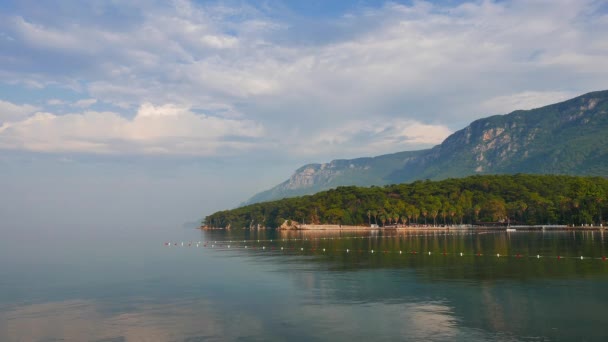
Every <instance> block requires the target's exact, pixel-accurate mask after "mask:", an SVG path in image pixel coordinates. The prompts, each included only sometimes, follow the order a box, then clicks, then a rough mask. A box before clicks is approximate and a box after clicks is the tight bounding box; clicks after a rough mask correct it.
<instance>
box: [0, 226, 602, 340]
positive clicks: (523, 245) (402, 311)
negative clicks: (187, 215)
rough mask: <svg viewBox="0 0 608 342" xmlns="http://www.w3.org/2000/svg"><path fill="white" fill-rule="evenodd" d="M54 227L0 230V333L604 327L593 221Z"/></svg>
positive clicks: (88, 336)
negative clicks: (500, 226) (468, 228)
mask: <svg viewBox="0 0 608 342" xmlns="http://www.w3.org/2000/svg"><path fill="white" fill-rule="evenodd" d="M57 231H59V232H62V233H60V234H57V235H54V234H48V233H47V234H40V235H39V237H40V238H29V239H22V240H13V241H11V239H3V240H2V241H1V242H0V272H1V274H0V340H2V341H39V340H53V339H65V340H68V341H82V340H92V341H95V340H107V339H110V340H113V341H114V340H115V341H131V340H132V341H138V340H154V341H155V340H158V341H193V340H235V339H252V340H285V339H293V340H352V339H357V340H360V339H368V340H396V339H401V340H403V339H411V340H463V341H464V340H466V341H476V340H477V341H484V340H504V341H514V340H515V341H517V340H572V339H576V338H579V337H581V338H580V339H581V340H586V341H594V340H602V338H603V332H604V326H605V325H606V324H607V323H608V321H607V320H606V318H605V315H604V314H603V310H604V309H605V305H604V304H605V303H607V302H608V294H606V291H605V290H604V289H605V287H606V286H607V285H608V265H607V263H606V262H603V261H602V260H601V256H602V255H605V254H606V250H605V248H606V242H607V237H606V235H604V234H603V233H601V232H576V233H574V232H547V233H542V232H534V233H525V232H516V233H504V232H494V233H474V232H473V233H472V232H412V233H395V232H384V233H378V232H340V233H331V232H321V233H319V232H316V233H315V232H297V233H293V232H292V233H279V232H274V231H260V232H255V231H248V230H233V231H209V232H201V231H199V230H192V229H183V228H182V229H177V228H171V227H167V226H146V227H133V226H124V227H120V226H114V227H109V229H108V230H102V229H99V230H98V231H97V230H96V231H95V232H94V233H91V234H77V233H76V231H75V230H62V229H58V230H57ZM30 236H35V234H32V235H30ZM243 240H244V241H245V242H243ZM258 240H260V242H257V241H258ZM270 240H272V241H270ZM199 241H200V242H201V243H200V244H199V245H198V247H197V243H198V242H199ZM229 241H231V242H229ZM166 242H172V244H174V243H177V244H178V246H174V245H171V246H170V247H169V246H165V243H166ZM182 242H184V247H182V246H181V243H182ZM205 242H207V246H206V247H205ZM190 243H191V245H190V246H188V245H189V244H190ZM228 244H230V248H227V245H228ZM211 246H213V247H211ZM245 246H247V247H248V248H247V249H245V248H244V247H245ZM254 247H256V248H255V249H254ZM281 247H283V248H284V249H283V250H282V251H281V249H280V248H281ZM262 248H263V249H262ZM302 248H303V249H304V251H302V250H301V249H302ZM323 249H325V251H323ZM346 249H348V250H349V252H348V253H346V252H345V250H346ZM372 249H374V251H375V253H370V251H371V250H372ZM398 251H402V254H399V253H398ZM413 251H416V252H417V253H416V254H412V252H413ZM427 251H432V255H430V256H429V255H428V253H426V252H427ZM444 252H445V253H446V255H443V253H444ZM460 252H464V254H463V256H462V257H461V256H459V253H460ZM477 253H480V254H482V255H481V256H477ZM496 253H500V254H501V255H502V257H500V258H498V257H496V256H495V254H496ZM537 253H540V254H541V255H543V256H545V257H544V258H541V259H536V258H535V257H534V256H535V255H536V254H537ZM517 254H520V255H521V256H523V257H520V258H517V257H515V255H517ZM557 255H561V256H562V258H561V259H559V260H558V259H557V258H556V256H557ZM580 255H584V256H585V259H584V260H580V259H576V258H575V257H576V256H580Z"/></svg>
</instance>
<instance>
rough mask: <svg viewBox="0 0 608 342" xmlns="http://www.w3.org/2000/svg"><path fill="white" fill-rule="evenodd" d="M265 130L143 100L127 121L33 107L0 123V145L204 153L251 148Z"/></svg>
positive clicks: (107, 114) (100, 114)
mask: <svg viewBox="0 0 608 342" xmlns="http://www.w3.org/2000/svg"><path fill="white" fill-rule="evenodd" d="M264 132H265V131H264V128H263V127H262V126H261V125H259V124H256V123H254V122H252V121H249V120H232V119H222V118H217V117H212V116H207V115H200V114H195V113H193V112H192V111H190V110H189V109H188V108H183V107H178V106H175V105H172V104H167V105H163V106H153V105H151V104H143V105H142V106H141V107H140V108H139V110H138V112H137V114H136V115H135V117H134V118H133V119H131V120H129V119H126V118H124V117H122V116H120V115H118V114H116V113H112V112H94V111H87V112H84V113H74V114H66V115H60V116H58V115H55V114H52V113H45V112H38V113H36V114H35V115H33V116H31V117H28V118H27V119H25V120H22V121H19V122H13V123H7V124H5V125H3V126H0V148H4V149H25V150H30V151H40V152H88V153H101V154H120V153H143V154H177V155H202V156H208V155H215V154H230V153H233V152H235V151H236V152H238V151H243V150H250V149H252V148H253V146H254V144H253V141H255V140H256V139H258V140H259V138H261V137H263V135H264Z"/></svg>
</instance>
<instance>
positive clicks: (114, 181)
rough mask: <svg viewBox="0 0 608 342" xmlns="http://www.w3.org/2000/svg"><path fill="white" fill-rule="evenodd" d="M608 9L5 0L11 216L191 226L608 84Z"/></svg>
mask: <svg viewBox="0 0 608 342" xmlns="http://www.w3.org/2000/svg"><path fill="white" fill-rule="evenodd" d="M607 8H608V7H607V6H606V2H605V1H598V0H538V1H527V0H526V1H524V0H514V1H450V0H444V1H435V2H432V1H429V2H425V1H393V2H384V1H364V0H361V1H316V0H315V1H280V0H269V1H255V2H254V1H187V0H180V1H168V2H166V1H143V0H142V1H132V2H128V4H126V5H125V2H121V1H86V2H84V1H53V2H40V1H14V2H13V1H4V2H1V3H0V10H1V11H0V166H1V168H0V186H2V187H3V188H4V189H5V190H6V191H3V192H2V193H1V194H0V215H1V216H3V217H12V218H13V220H12V222H14V223H15V224H16V223H20V224H26V223H27V224H37V223H38V222H40V221H41V220H42V218H43V217H45V216H47V217H50V216H49V215H51V216H52V217H54V220H56V221H57V222H61V223H65V224H69V223H83V222H87V220H90V217H91V216H95V215H98V216H100V219H102V220H108V222H111V221H112V220H123V221H129V222H133V223H137V222H148V221H154V222H166V223H167V224H172V223H174V222H180V221H188V220H193V219H197V218H199V217H201V216H203V215H204V214H206V213H209V212H211V211H213V210H217V209H222V208H226V207H233V206H235V205H237V204H238V203H240V202H241V201H243V200H245V199H247V198H248V197H249V196H251V195H252V194H253V193H255V192H257V191H260V190H264V189H266V188H268V187H270V186H271V185H274V184H277V183H279V182H280V181H282V180H284V179H286V178H287V177H289V175H290V173H291V172H292V171H293V170H294V169H295V168H297V167H299V166H301V165H302V164H305V163H309V162H323V161H329V160H331V159H334V158H352V157H360V156H370V155H378V154H384V153H390V152H396V151H402V150H413V149H420V148H427V147H430V146H433V145H435V144H437V143H439V142H441V141H442V140H443V139H444V138H445V137H446V136H448V135H449V134H450V133H451V132H453V131H455V130H458V129H460V128H463V127H464V126H466V125H467V124H468V123H469V122H470V121H472V120H475V119H477V118H480V117H485V116H488V115H492V114H499V113H508V112H510V111H512V110H516V109H526V108H534V107H538V106H541V105H545V104H549V103H553V102H557V101H560V100H564V99H567V98H570V97H573V96H576V95H579V94H582V93H585V92H588V91H593V90H601V89H606V88H608V86H607V85H606V84H607V82H606V80H607V79H608V77H607V76H608V43H607V40H606V39H605V36H606V33H607V32H608V15H607ZM37 194H38V195H37ZM100 203H106V204H101V205H100ZM73 208H76V209H77V210H72V209H73ZM104 208H105V209H107V210H106V211H105V212H104V211H103V210H102V209H104ZM68 213H69V214H68ZM144 213H145V215H144Z"/></svg>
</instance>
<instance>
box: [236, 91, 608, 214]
mask: <svg viewBox="0 0 608 342" xmlns="http://www.w3.org/2000/svg"><path fill="white" fill-rule="evenodd" d="M512 173H532V174H568V175H593V176H606V175H608V90H604V91H597V92H591V93H588V94H585V95H582V96H579V97H576V98H573V99H571V100H567V101H564V102H560V103H556V104H552V105H548V106H545V107H541V108H536V109H531V110H517V111H514V112H512V113H510V114H506V115H495V116H491V117H488V118H484V119H479V120H476V121H474V122H473V123H471V124H470V125H469V126H467V127H466V128H464V129H462V130H460V131H457V132H455V133H454V134H452V135H450V136H449V137H447V138H446V139H445V140H444V141H443V142H442V143H441V144H440V145H437V146H435V147H433V148H430V149H426V150H420V151H406V152H399V153H394V154H387V155H381V156H378V157H373V158H358V159H351V160H334V161H332V162H330V163H325V164H309V165H305V166H303V167H301V168H299V169H298V170H296V172H295V173H294V174H293V175H292V176H291V177H290V178H289V179H288V180H286V181H285V182H283V183H281V184H279V185H277V186H275V187H274V188H272V189H270V190H267V191H264V192H261V193H258V194H256V195H255V196H253V197H252V198H251V199H249V200H248V201H246V202H245V203H244V204H251V203H257V202H264V201H270V200H275V199H280V198H285V197H294V196H301V195H308V194H313V193H316V192H319V191H322V190H327V189H331V188H335V187H337V186H342V185H358V186H370V185H385V184H395V183H403V182H410V181H414V180H419V179H432V180H440V179H445V178H450V177H464V176H468V175H474V174H512Z"/></svg>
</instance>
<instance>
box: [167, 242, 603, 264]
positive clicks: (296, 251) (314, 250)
mask: <svg viewBox="0 0 608 342" xmlns="http://www.w3.org/2000/svg"><path fill="white" fill-rule="evenodd" d="M217 242H220V241H217ZM165 246H167V247H172V246H173V247H204V248H211V249H214V250H218V251H227V250H230V249H232V250H234V249H242V250H246V249H247V250H253V251H269V252H282V254H286V253H288V252H293V253H290V255H302V254H307V253H308V254H318V255H323V254H328V253H344V254H398V255H420V256H427V257H428V256H443V257H447V256H453V257H459V258H460V257H486V258H488V257H491V258H497V259H500V258H515V259H545V260H549V259H554V260H561V259H578V260H602V261H606V260H607V258H606V256H601V257H592V256H584V255H577V256H572V255H559V254H558V255H542V254H529V255H526V254H522V253H515V254H501V253H481V252H477V253H465V252H452V251H450V252H448V251H447V250H443V251H423V252H418V251H416V250H377V249H360V248H353V249H350V248H347V249H331V248H327V247H303V246H275V245H270V246H266V245H261V246H260V245H244V246H241V245H236V246H235V245H231V244H221V243H218V244H216V243H209V244H202V243H201V242H198V243H183V242H181V243H177V242H175V243H169V242H166V243H165ZM275 254H276V253H275Z"/></svg>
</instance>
